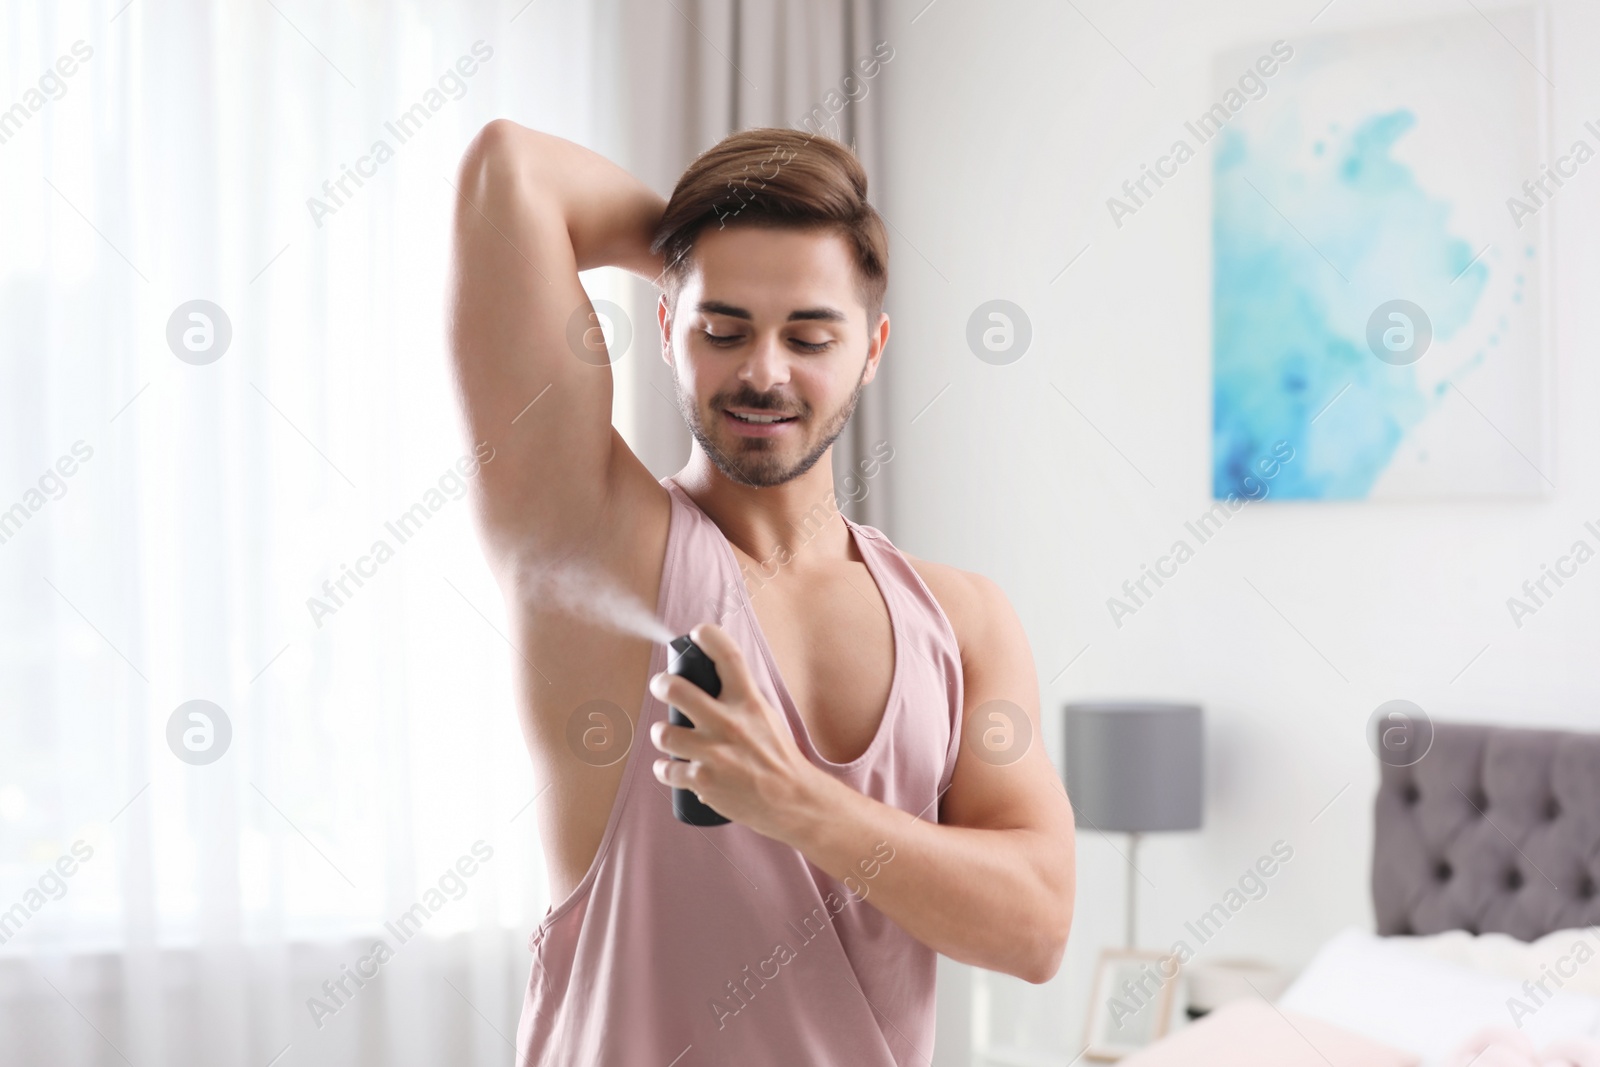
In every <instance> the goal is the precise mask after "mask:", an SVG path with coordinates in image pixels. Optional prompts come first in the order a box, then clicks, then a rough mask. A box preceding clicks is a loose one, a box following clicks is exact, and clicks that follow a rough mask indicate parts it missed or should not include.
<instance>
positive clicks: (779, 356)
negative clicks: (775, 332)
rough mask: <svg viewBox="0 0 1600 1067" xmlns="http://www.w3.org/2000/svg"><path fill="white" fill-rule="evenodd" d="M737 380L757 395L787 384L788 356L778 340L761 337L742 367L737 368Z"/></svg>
mask: <svg viewBox="0 0 1600 1067" xmlns="http://www.w3.org/2000/svg"><path fill="white" fill-rule="evenodd" d="M739 380H740V381H743V382H746V383H748V384H749V386H750V388H752V389H754V390H755V391H756V392H758V393H765V392H766V391H767V390H769V389H771V388H772V387H773V386H777V385H785V384H787V383H788V381H789V356H788V353H786V352H785V351H784V350H783V346H782V344H781V343H780V342H779V340H778V338H776V337H762V338H759V339H758V340H757V341H756V343H755V345H754V346H753V347H752V348H751V350H750V355H749V357H748V358H747V359H746V360H745V362H744V366H742V367H740V368H739Z"/></svg>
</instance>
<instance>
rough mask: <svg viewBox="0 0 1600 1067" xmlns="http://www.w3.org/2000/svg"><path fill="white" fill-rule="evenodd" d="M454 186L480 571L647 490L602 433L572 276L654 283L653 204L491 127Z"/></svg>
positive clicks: (598, 364) (557, 546)
mask: <svg viewBox="0 0 1600 1067" xmlns="http://www.w3.org/2000/svg"><path fill="white" fill-rule="evenodd" d="M455 186H456V194H457V195H456V204H455V232H454V242H453V263H452V267H453V269H452V278H451V288H450V346H451V353H452V356H453V358H454V366H455V380H456V388H457V392H458V394H459V396H460V399H461V403H462V407H463V410H464V411H465V414H466V419H467V423H468V428H469V430H470V432H471V434H472V440H473V441H474V442H480V443H481V442H487V443H488V444H490V445H492V446H493V447H494V450H495V451H494V460H493V461H492V462H489V463H487V464H485V465H484V466H483V468H482V472H481V474H480V475H479V482H480V488H481V491H480V493H479V496H478V500H479V507H480V516H481V518H482V525H483V527H484V530H485V534H486V536H487V538H488V542H489V551H490V555H491V558H492V559H493V561H494V562H495V563H496V564H500V563H504V562H506V561H508V560H509V559H511V558H512V557H513V556H514V555H519V554H522V553H525V552H526V551H527V550H529V549H533V550H535V551H539V552H544V553H546V554H560V553H562V552H563V551H565V550H566V549H567V548H569V547H571V546H573V545H575V544H577V543H579V542H581V541H582V540H583V539H584V538H585V537H586V535H587V533H588V531H590V530H591V529H592V528H593V527H594V525H595V524H596V523H597V522H598V521H600V519H601V517H602V515H603V514H604V513H605V511H606V510H607V509H608V508H614V507H615V506H616V505H617V499H616V498H617V497H618V495H619V493H626V492H628V491H629V490H630V489H631V488H633V487H641V488H642V491H648V488H649V487H651V486H653V481H652V480H651V479H650V477H649V474H648V472H647V471H646V470H645V469H644V467H643V466H642V465H641V464H640V463H639V461H638V460H637V459H635V458H634V456H633V454H632V453H631V452H630V451H629V450H628V448H627V446H626V445H625V444H624V443H623V441H622V438H621V437H620V435H618V434H617V433H616V432H615V431H614V430H613V429H612V427H611V388H612V383H611V368H610V365H609V361H608V359H607V356H606V352H605V349H604V342H603V340H602V335H601V331H600V329H599V327H598V320H597V319H596V318H595V317H594V313H593V309H592V307H591V306H590V303H589V299H588V297H587V296H586V295H585V293H584V290H583V286H582V285H581V284H580V283H579V280H578V272H579V271H580V270H588V269H590V268H592V267H599V266H608V265H609V266H619V267H623V268H625V269H627V270H630V271H632V272H634V273H635V274H638V275H640V276H642V277H645V278H648V279H652V280H654V279H655V278H656V277H657V276H658V275H659V273H660V271H661V263H660V257H659V256H655V255H652V254H651V253H650V250H649V245H650V238H651V233H652V231H653V229H654V227H655V225H656V223H657V222H658V221H659V220H660V218H661V213H662V211H663V210H664V208H665V206H666V202H665V201H664V200H663V199H662V198H661V197H660V196H659V195H657V194H656V193H654V192H653V191H651V190H650V189H649V188H648V187H647V186H645V185H644V184H643V183H641V182H639V181H638V180H637V179H635V178H634V177H632V176H631V175H629V174H628V173H627V172H626V171H624V170H622V169H621V168H620V167H618V166H616V165H615V164H613V163H611V162H609V161H608V160H606V159H605V158H604V157H602V156H600V155H598V154H596V153H594V152H591V151H589V150H588V149H586V148H583V147H582V146H580V145H577V144H574V143H572V142H571V141H567V140H563V139H562V138H560V137H554V136H552V135H550V134H545V133H539V132H538V131H535V130H530V129H527V128H525V127H522V126H518V125H517V124H516V123H513V122H509V121H507V120H504V119H497V120H495V121H494V122H491V123H489V124H488V125H487V126H485V127H484V128H483V130H482V131H481V132H480V133H479V134H478V136H477V138H476V139H474V140H473V142H472V144H471V145H470V146H469V147H468V149H467V152H466V154H465V156H464V158H463V159H462V161H461V168H460V174H459V176H458V179H457V181H456V183H455ZM619 487H620V488H619Z"/></svg>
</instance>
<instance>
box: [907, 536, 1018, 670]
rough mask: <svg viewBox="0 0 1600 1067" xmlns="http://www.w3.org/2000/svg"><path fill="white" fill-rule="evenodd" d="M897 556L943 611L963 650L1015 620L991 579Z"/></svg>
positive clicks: (1001, 593) (942, 565)
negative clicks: (1006, 621) (998, 627)
mask: <svg viewBox="0 0 1600 1067" xmlns="http://www.w3.org/2000/svg"><path fill="white" fill-rule="evenodd" d="M901 554H902V555H904V556H905V558H906V562H908V563H910V564H911V566H912V568H913V569H915V570H916V572H917V575H918V576H919V577H920V578H921V579H922V581H923V584H924V585H926V586H927V587H928V591H929V592H931V593H932V594H933V596H934V599H935V600H937V601H938V602H939V607H941V608H943V609H944V613H945V616H946V617H947V618H949V620H950V626H951V628H952V629H954V630H955V632H956V640H957V641H958V642H959V643H960V644H961V646H962V647H963V648H966V647H967V646H968V645H969V643H971V642H973V641H979V640H981V639H982V638H983V637H984V636H985V635H987V634H990V633H992V632H994V630H995V628H996V625H997V624H998V623H1002V622H1004V621H1005V620H1007V619H1013V618H1015V612H1013V611H1012V609H1011V602H1010V601H1009V600H1007V599H1006V594H1005V591H1004V590H1002V589H1001V588H1000V586H999V585H997V584H996V583H995V582H994V581H993V580H992V579H989V578H986V577H984V576H983V575H981V574H978V573H976V572H975V571H964V570H962V569H961V568H959V567H952V566H950V565H949V564H948V563H935V562H934V561H933V560H927V559H918V558H917V557H916V556H913V555H911V554H910V553H901Z"/></svg>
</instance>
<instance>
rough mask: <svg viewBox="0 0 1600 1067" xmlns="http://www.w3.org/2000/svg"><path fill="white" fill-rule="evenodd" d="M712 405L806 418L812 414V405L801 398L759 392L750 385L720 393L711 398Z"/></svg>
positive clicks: (720, 407)
mask: <svg viewBox="0 0 1600 1067" xmlns="http://www.w3.org/2000/svg"><path fill="white" fill-rule="evenodd" d="M711 406H712V407H714V408H717V409H718V410H721V409H722V408H750V409H752V410H754V411H770V412H773V413H774V414H777V415H795V416H799V417H800V418H805V417H807V416H809V415H810V414H811V406H810V405H809V404H806V403H805V402H803V401H801V400H797V399H796V400H791V399H789V398H788V397H785V396H784V395H783V394H781V393H758V392H756V391H755V390H754V389H752V388H750V387H749V386H748V385H741V386H740V387H739V388H738V389H736V390H734V391H733V392H731V393H718V394H716V395H715V396H713V397H712V398H711Z"/></svg>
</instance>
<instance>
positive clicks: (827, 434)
mask: <svg viewBox="0 0 1600 1067" xmlns="http://www.w3.org/2000/svg"><path fill="white" fill-rule="evenodd" d="M866 377H867V364H866V363H865V362H863V363H862V364H861V374H860V376H859V377H857V378H856V387H855V389H854V390H852V391H851V393H850V398H849V399H848V400H846V401H845V402H844V403H843V404H842V405H840V407H839V410H838V411H836V412H835V413H834V414H833V416H832V417H831V418H830V419H829V420H828V423H827V425H826V426H825V427H824V428H823V431H822V435H821V437H820V438H819V439H818V441H817V444H816V446H815V447H813V448H812V449H811V451H809V452H807V453H806V454H805V456H804V457H802V458H801V459H800V460H799V462H797V463H795V464H794V465H792V466H790V467H783V466H780V465H779V462H778V459H777V457H776V456H774V455H773V454H772V453H771V451H760V450H757V451H752V452H750V453H748V454H746V455H744V456H735V455H730V454H729V453H727V452H725V451H724V450H723V449H721V448H720V447H718V446H717V444H716V443H715V442H713V441H712V440H711V435H710V434H709V433H707V432H706V427H705V423H704V422H702V421H701V419H700V412H699V411H697V410H696V409H695V406H694V398H693V397H691V396H689V395H688V393H687V392H686V391H685V390H684V388H683V383H682V382H681V381H680V380H679V379H678V372H677V369H676V368H674V369H673V372H672V384H673V387H674V390H673V391H674V392H675V393H676V394H677V397H678V411H679V413H680V414H682V415H683V421H684V422H685V423H687V424H688V426H689V432H690V433H691V434H693V435H694V439H695V440H696V441H698V442H699V443H700V447H701V448H702V449H703V450H704V451H705V454H706V456H707V458H709V459H710V460H711V462H712V464H713V465H715V466H716V468H717V470H719V471H721V472H722V474H723V476H724V477H726V478H727V479H728V480H729V481H731V482H734V483H736V484H738V485H743V486H747V487H749V488H751V489H770V488H772V487H773V486H775V485H782V484H783V483H784V482H788V481H793V480H794V479H796V478H798V477H800V476H801V475H802V474H804V473H806V472H807V471H809V470H810V469H811V468H812V467H814V466H816V465H817V461H818V460H819V459H821V458H822V457H823V456H824V455H826V454H827V451H828V449H829V448H832V447H833V442H834V441H836V440H838V438H839V435H840V434H841V433H843V432H844V428H845V424H846V423H848V422H849V421H850V416H851V415H854V414H855V411H856V404H857V403H859V402H860V400H861V390H862V389H864V388H866ZM763 397H764V394H761V393H756V392H753V391H751V392H741V393H736V394H734V395H733V396H732V397H728V398H724V397H713V398H712V400H713V401H714V402H715V403H714V404H713V405H712V406H713V410H715V411H719V412H720V411H721V410H722V408H721V403H722V401H723V400H724V399H726V400H727V402H728V403H730V404H737V405H740V406H746V407H752V408H762V407H765V408H772V407H774V406H776V405H774V404H772V403H770V402H764V401H763V399H762V398H763ZM750 440H753V441H760V440H761V438H751V439H750Z"/></svg>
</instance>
